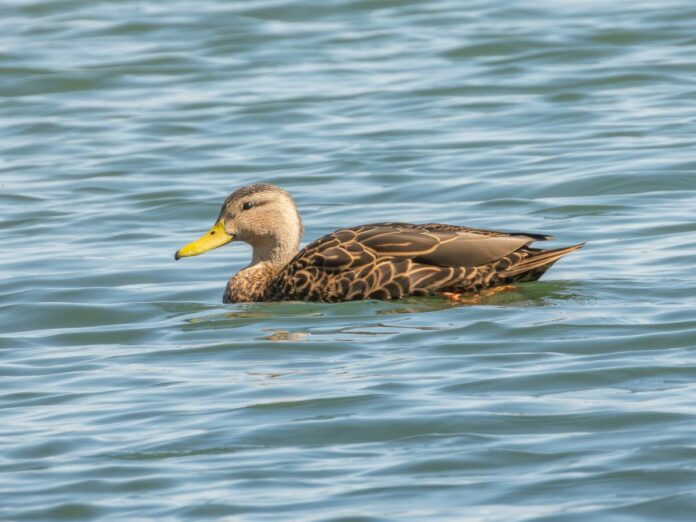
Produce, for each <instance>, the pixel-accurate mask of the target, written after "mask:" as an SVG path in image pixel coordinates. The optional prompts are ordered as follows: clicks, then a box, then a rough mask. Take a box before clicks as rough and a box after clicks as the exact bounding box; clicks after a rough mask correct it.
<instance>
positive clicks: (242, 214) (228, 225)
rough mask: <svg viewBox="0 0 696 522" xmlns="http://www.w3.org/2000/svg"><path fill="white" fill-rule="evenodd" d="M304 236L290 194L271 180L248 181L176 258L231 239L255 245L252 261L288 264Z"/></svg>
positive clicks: (206, 249) (201, 252) (214, 246)
mask: <svg viewBox="0 0 696 522" xmlns="http://www.w3.org/2000/svg"><path fill="white" fill-rule="evenodd" d="M301 238H302V221H301V219H300V215H299V213H298V212H297V207H296V206H295V202H294V201H293V199H292V197H291V196H290V194H288V193H287V192H286V191H285V190H283V189H281V188H280V187H276V186H275V185H269V184H265V183H264V184H255V185H247V186H245V187H241V188H239V189H237V190H235V191H234V192H233V193H232V194H230V195H229V196H228V197H227V199H226V200H225V202H224V203H223V205H222V209H221V210H220V215H219V216H218V218H217V221H216V222H215V224H214V225H213V227H212V228H211V229H210V230H208V232H206V233H205V234H203V235H202V236H201V237H200V238H199V239H197V240H196V241H194V242H193V243H189V244H188V245H186V246H185V247H183V248H181V249H180V250H178V251H177V252H176V254H174V259H181V258H182V257H190V256H197V255H200V254H203V253H205V252H208V251H209V250H213V249H214V248H218V247H220V246H222V245H225V244H227V243H229V242H230V241H243V242H245V243H248V244H249V245H251V246H252V247H253V249H254V254H253V260H252V264H256V263H259V262H264V261H265V262H271V263H273V264H285V263H287V262H288V261H289V260H290V258H292V256H294V255H295V253H296V252H297V249H298V247H299V245H300V239H301Z"/></svg>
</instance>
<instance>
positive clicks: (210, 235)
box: [174, 221, 233, 259]
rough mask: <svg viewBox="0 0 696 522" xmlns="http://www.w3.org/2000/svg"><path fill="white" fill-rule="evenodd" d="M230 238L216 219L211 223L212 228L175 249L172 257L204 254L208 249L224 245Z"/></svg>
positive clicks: (179, 257)
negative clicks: (213, 223)
mask: <svg viewBox="0 0 696 522" xmlns="http://www.w3.org/2000/svg"><path fill="white" fill-rule="evenodd" d="M232 239H233V238H232V236H230V235H229V234H228V233H227V232H225V227H224V226H223V224H222V221H218V222H217V223H215V225H213V228H211V229H210V230H208V231H207V232H206V233H205V234H203V235H202V236H201V237H199V238H198V239H196V240H195V241H194V242H193V243H189V244H188V245H186V246H185V247H183V248H181V249H180V250H177V252H176V254H174V259H181V258H182V257H191V256H199V255H201V254H205V253H206V252H208V251H209V250H212V249H214V248H217V247H221V246H222V245H226V244H227V243H229V242H230V241H232Z"/></svg>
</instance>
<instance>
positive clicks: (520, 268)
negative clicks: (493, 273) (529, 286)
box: [500, 243, 585, 281]
mask: <svg viewBox="0 0 696 522" xmlns="http://www.w3.org/2000/svg"><path fill="white" fill-rule="evenodd" d="M583 246H585V243H578V244H577V245H573V246H569V247H565V248H556V249H554V250H541V251H539V252H538V253H534V254H532V255H531V256H529V257H528V258H527V259H525V260H523V261H522V262H520V263H518V264H516V265H513V266H511V267H510V268H508V269H507V270H505V271H504V272H501V273H500V276H501V277H507V278H512V277H515V276H519V275H522V274H529V275H530V277H529V278H524V279H525V280H529V281H534V280H536V279H539V278H540V277H541V276H542V275H543V274H544V272H546V270H548V269H549V268H551V265H553V264H554V263H555V262H556V261H558V260H559V259H560V258H562V257H563V256H564V255H566V254H570V253H571V252H574V251H575V250H578V249H580V248H582V247H583ZM518 279H520V278H515V280H518Z"/></svg>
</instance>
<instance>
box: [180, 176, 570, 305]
mask: <svg viewBox="0 0 696 522" xmlns="http://www.w3.org/2000/svg"><path fill="white" fill-rule="evenodd" d="M216 233H217V236H216V235H215V234H216ZM301 234H302V226H301V221H300V218H299V214H298V213H297V210H296V207H295V205H294V202H293V201H292V198H291V197H290V195H289V194H288V193H287V192H285V191H283V190H282V189H279V188H277V187H274V186H273V185H250V186H247V187H243V188H242V189H239V190H238V191H237V192H235V193H233V194H232V195H231V196H230V197H228V198H227V200H226V201H225V204H224V205H223V208H222V211H221V212H220V217H219V218H218V223H216V225H215V226H214V227H213V229H211V231H210V232H208V234H206V235H204V236H203V237H202V238H201V239H200V240H198V241H196V242H194V243H191V244H190V245H188V246H186V247H184V248H182V249H181V250H180V251H179V252H177V256H176V257H177V259H178V258H179V257H185V256H189V255H197V254H200V253H202V252H204V251H207V250H209V249H211V248H216V247H217V246H221V244H224V243H225V242H228V241H230V240H233V239H239V240H242V241H246V242H247V243H249V244H250V245H251V246H252V247H254V254H253V259H252V263H251V265H250V266H248V267H247V268H245V269H243V270H241V271H240V272H239V273H238V274H236V275H235V276H234V277H232V278H231V279H230V281H229V282H228V285H227V288H226V291H225V294H224V296H223V301H225V302H249V301H283V300H304V301H328V302H331V301H351V300H357V299H399V298H402V297H406V296H425V295H431V294H437V293H442V292H447V293H456V294H459V293H466V292H476V291H479V290H482V289H484V288H490V287H496V286H500V285H509V284H511V283H516V282H523V281H535V280H537V279H539V278H540V277H541V276H542V275H543V274H544V272H546V270H548V269H549V268H550V267H551V265H553V264H554V263H555V262H556V261H558V260H559V259H560V258H561V257H563V256H564V255H565V254H568V253H570V252H572V251H574V250H577V249H579V248H581V247H582V244H578V245H573V246H570V247H565V248H559V249H553V250H542V249H538V248H532V247H530V244H531V243H533V242H534V241H544V240H547V239H551V237H550V236H545V235H540V234H528V233H521V232H497V231H493V230H484V229H476V228H468V227H461V226H454V225H442V224H437V223H431V224H425V225H411V224H407V223H378V224H372V225H361V226H357V227H352V228H344V229H340V230H336V231H335V232H333V233H331V234H328V235H326V236H324V237H321V238H319V239H317V240H316V241H314V242H312V243H310V244H309V245H307V246H306V247H305V248H303V249H302V250H300V251H299V252H297V249H298V245H299V241H300V237H301ZM211 242H212V243H214V244H212V245H211ZM218 243H219V244H218Z"/></svg>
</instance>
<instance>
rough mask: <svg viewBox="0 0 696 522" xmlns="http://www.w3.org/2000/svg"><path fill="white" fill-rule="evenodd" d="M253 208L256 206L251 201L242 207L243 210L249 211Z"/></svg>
mask: <svg viewBox="0 0 696 522" xmlns="http://www.w3.org/2000/svg"><path fill="white" fill-rule="evenodd" d="M253 206H254V204H253V203H252V202H251V201H247V202H246V203H244V205H242V210H249V209H250V208H252V207H253Z"/></svg>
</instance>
